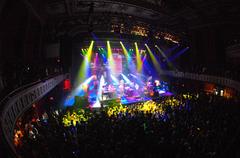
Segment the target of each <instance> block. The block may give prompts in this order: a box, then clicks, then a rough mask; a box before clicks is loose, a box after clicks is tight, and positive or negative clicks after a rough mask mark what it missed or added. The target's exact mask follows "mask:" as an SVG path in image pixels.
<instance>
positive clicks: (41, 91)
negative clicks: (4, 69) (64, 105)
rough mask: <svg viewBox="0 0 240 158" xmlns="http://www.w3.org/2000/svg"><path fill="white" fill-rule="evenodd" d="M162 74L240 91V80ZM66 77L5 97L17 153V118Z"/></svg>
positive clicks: (7, 129) (6, 132)
mask: <svg viewBox="0 0 240 158" xmlns="http://www.w3.org/2000/svg"><path fill="white" fill-rule="evenodd" d="M161 75H166V76H171V77H175V78H183V79H191V80H198V81H205V82H212V83H216V84H219V85H223V86H226V87H230V88H233V89H235V90H237V91H238V92H240V82H237V81H234V80H231V79H227V78H223V77H216V76H210V75H203V74H194V73H188V72H185V73H184V72H179V71H164V72H162V73H161ZM65 78H66V75H59V76H57V77H54V78H51V79H48V80H46V81H41V82H39V83H35V84H33V85H30V87H29V86H27V87H26V86H24V88H20V89H18V90H15V91H14V93H11V95H8V97H7V98H5V101H4V108H3V110H2V113H1V128H2V131H3V136H4V138H5V140H6V142H7V144H8V145H9V146H10V147H11V149H12V151H13V152H14V153H15V154H16V152H15V148H14V146H13V134H14V131H13V130H14V126H15V122H16V120H17V118H18V117H19V116H20V115H21V114H22V113H23V112H25V111H26V110H27V109H28V108H29V107H31V105H32V103H34V102H35V101H37V100H39V99H41V98H42V97H43V96H44V95H46V94H47V93H48V92H49V91H51V90H52V89H53V88H54V87H55V86H56V85H58V84H59V83H60V82H61V81H63V79H65Z"/></svg>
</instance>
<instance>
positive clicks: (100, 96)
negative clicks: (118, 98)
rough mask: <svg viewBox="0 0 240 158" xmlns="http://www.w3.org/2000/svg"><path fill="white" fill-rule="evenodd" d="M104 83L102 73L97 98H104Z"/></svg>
mask: <svg viewBox="0 0 240 158" xmlns="http://www.w3.org/2000/svg"><path fill="white" fill-rule="evenodd" d="M104 84H105V79H104V77H103V75H102V76H101V78H100V83H99V87H98V93H97V100H102V88H103V86H104Z"/></svg>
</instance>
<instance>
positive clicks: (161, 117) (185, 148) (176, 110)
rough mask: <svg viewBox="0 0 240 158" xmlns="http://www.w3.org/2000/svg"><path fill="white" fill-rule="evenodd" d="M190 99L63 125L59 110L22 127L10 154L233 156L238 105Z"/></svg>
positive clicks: (39, 157) (59, 157)
mask: <svg viewBox="0 0 240 158" xmlns="http://www.w3.org/2000/svg"><path fill="white" fill-rule="evenodd" d="M196 96H197V97H195V98H196V99H190V98H182V100H181V102H178V106H166V108H165V110H164V112H161V113H158V111H156V109H154V108H150V109H148V110H136V109H137V108H136V106H137V105H133V106H131V107H127V109H125V110H123V108H125V107H123V106H119V108H120V109H122V110H117V113H115V114H114V115H113V114H112V115H109V113H108V112H109V109H106V108H104V109H102V110H98V111H96V110H93V111H91V117H89V118H88V119H87V120H80V121H79V122H78V121H76V122H75V123H74V122H73V121H70V124H69V125H65V124H64V122H63V117H64V115H65V114H66V113H65V112H64V111H59V110H58V111H56V110H50V111H48V112H47V114H44V118H40V119H39V120H38V121H36V120H35V121H34V122H31V125H29V124H28V125H27V126H26V128H25V134H24V135H23V138H22V141H23V142H22V143H21V145H19V146H17V147H16V149H17V151H18V153H19V155H21V156H22V157H23V158H28V157H31V158H46V157H51V158H55V157H56V158H65V157H72V158H75V157H83V158H84V157H87V158H89V157H124V158H133V157H146V158H152V157H176V158H177V157H186V158H187V157H226V156H229V157H239V156H240V152H239V151H240V150H238V146H239V132H240V128H239V123H240V107H239V105H238V102H236V101H235V100H234V99H225V98H223V97H218V96H212V95H205V94H198V95H196ZM178 98H179V97H178ZM180 98H181V97H180ZM168 99H169V98H168ZM163 100H164V98H162V99H159V100H155V101H154V102H156V104H158V103H160V102H161V103H162V102H163ZM168 105H169V104H168ZM174 105H175V104H174ZM140 106H142V107H143V105H140ZM151 106H153V105H152V104H151ZM112 108H116V107H112ZM112 108H110V109H112ZM134 109H135V110H134ZM140 109H141V108H140ZM115 111H116V110H115Z"/></svg>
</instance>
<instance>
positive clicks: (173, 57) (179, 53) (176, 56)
mask: <svg viewBox="0 0 240 158" xmlns="http://www.w3.org/2000/svg"><path fill="white" fill-rule="evenodd" d="M188 49H189V47H186V48H184V49H182V50H181V51H179V52H177V53H176V54H174V55H173V56H172V57H170V58H169V61H173V60H175V59H176V58H178V57H179V56H180V55H182V54H183V53H185V52H186V51H187V50H188Z"/></svg>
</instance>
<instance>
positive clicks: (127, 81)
mask: <svg viewBox="0 0 240 158" xmlns="http://www.w3.org/2000/svg"><path fill="white" fill-rule="evenodd" d="M121 75H122V77H123V79H124V81H125V82H126V83H127V84H130V83H131V81H130V80H129V79H128V78H127V76H125V75H124V74H121Z"/></svg>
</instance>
